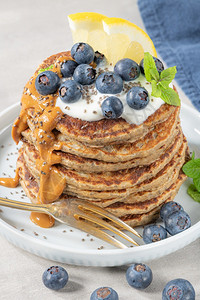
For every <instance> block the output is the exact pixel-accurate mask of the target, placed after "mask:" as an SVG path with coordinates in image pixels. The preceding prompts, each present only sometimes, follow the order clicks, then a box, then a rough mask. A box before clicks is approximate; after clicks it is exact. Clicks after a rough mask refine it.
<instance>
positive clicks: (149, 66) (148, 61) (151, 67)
mask: <svg viewBox="0 0 200 300" xmlns="http://www.w3.org/2000/svg"><path fill="white" fill-rule="evenodd" d="M143 65H144V74H145V77H146V80H147V81H149V82H151V80H155V78H159V73H158V71H157V68H156V64H155V61H154V59H153V56H152V55H151V54H150V53H149V52H145V53H144V61H143ZM152 74H153V77H152ZM156 81H157V79H156Z"/></svg>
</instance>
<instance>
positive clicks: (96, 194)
mask: <svg viewBox="0 0 200 300" xmlns="http://www.w3.org/2000/svg"><path fill="white" fill-rule="evenodd" d="M184 162H185V157H184V156H182V157H180V158H179V160H178V161H177V160H176V159H172V160H171V161H170V163H169V164H168V165H167V166H165V167H164V168H163V169H162V170H161V171H160V172H158V174H157V175H156V176H155V177H152V178H151V179H148V180H145V181H143V182H141V183H140V184H137V185H134V186H132V187H131V188H128V189H125V188H124V189H121V190H112V192H111V191H94V190H81V189H77V187H74V186H70V185H66V187H65V189H64V193H68V194H69V195H71V196H75V195H76V196H77V197H79V198H84V199H96V200H98V199H99V201H101V199H112V198H117V197H118V198H119V197H120V198H125V197H127V196H129V195H131V194H132V193H137V192H143V191H147V190H148V191H149V190H150V191H154V190H156V189H159V188H160V186H161V185H165V183H166V182H169V180H173V179H174V176H177V177H178V174H179V171H180V170H181V168H182V165H183V163H184Z"/></svg>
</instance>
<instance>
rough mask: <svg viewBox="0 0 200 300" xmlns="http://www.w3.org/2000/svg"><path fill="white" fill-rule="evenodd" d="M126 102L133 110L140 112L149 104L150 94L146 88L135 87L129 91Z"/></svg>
mask: <svg viewBox="0 0 200 300" xmlns="http://www.w3.org/2000/svg"><path fill="white" fill-rule="evenodd" d="M126 101H127V103H128V105H129V106H130V107H131V108H133V109H136V110H140V109H143V108H145V107H146V106H147V104H148V103H149V94H148V92H147V90H146V89H145V88H143V87H140V86H134V87H132V88H131V89H130V90H129V91H128V93H127V95H126Z"/></svg>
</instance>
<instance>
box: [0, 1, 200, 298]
mask: <svg viewBox="0 0 200 300" xmlns="http://www.w3.org/2000/svg"><path fill="white" fill-rule="evenodd" d="M79 11H97V12H99V13H103V14H106V15H108V16H115V17H122V18H126V19H128V20H130V21H132V22H134V23H136V24H137V25H138V26H141V27H142V28H143V23H142V20H141V18H140V15H139V12H138V8H137V3H136V1H133V0H123V1H119V0H117V1H116V0H109V1H107V0H102V1H96V0H95V1H94V0H93V1H92V0H89V1H88V0H87V1H81V0H73V1H69V0H57V1H55V0H54V1H53V0H35V1H30V0H28V1H27V0H17V1H14V0H7V1H3V0H0V66H1V68H0V92H1V98H0V110H1V111H2V110H3V109H5V108H6V107H8V106H9V105H11V104H13V103H15V102H17V101H19V100H20V97H21V93H22V89H23V87H24V84H25V83H26V81H27V80H28V79H29V77H30V76H31V75H32V73H33V72H34V71H35V68H36V67H37V65H38V64H39V63H40V62H41V61H42V60H43V59H44V58H45V57H47V56H49V55H51V54H53V53H56V52H59V51H62V50H66V49H70V47H71V45H72V40H71V35H70V30H69V27H68V22H67V15H68V14H70V13H74V12H79ZM178 90H179V93H180V95H181V98H182V101H183V102H184V103H190V102H189V100H188V99H187V98H186V97H185V96H184V94H183V93H182V91H181V90H180V89H178ZM0 253H1V272H0V287H1V294H0V299H16V300H21V299H25V300H26V299H31V300H32V299H44V300H45V299H49V300H50V299H70V300H79V299H88V300H89V298H90V294H91V293H92V291H93V290H94V289H96V288H97V287H99V286H102V285H107V286H111V287H113V288H114V289H116V291H117V292H118V294H119V299H120V300H128V299H138V300H143V299H145V300H146V299H152V300H160V299H161V293H162V289H163V287H164V285H165V284H166V283H167V282H168V281H169V280H171V279H174V278H177V277H183V278H186V279H188V280H190V281H191V283H192V284H193V285H194V287H195V290H196V293H197V297H196V299H200V283H199V270H200V240H199V239H198V240H197V241H196V242H194V243H192V244H191V245H189V246H187V247H185V248H184V249H182V250H180V251H178V252H176V253H173V254H171V255H168V256H166V257H164V258H162V259H159V260H155V261H152V262H149V266H150V267H151V268H152V271H153V275H154V280H153V283H152V284H151V286H150V287H149V288H147V290H146V291H137V290H135V289H133V288H131V287H130V286H128V284H127V282H126V279H125V271H126V269H127V266H123V267H117V268H95V267H77V266H69V265H63V266H64V267H65V268H66V269H67V271H68V273H69V277H70V281H69V284H68V285H67V287H66V289H64V290H63V291H61V292H52V291H51V290H48V289H46V288H45V287H44V286H43V284H42V280H41V277H42V273H43V271H44V270H45V269H46V268H48V267H49V266H51V265H52V264H54V262H52V261H48V260H45V259H42V258H39V257H37V256H34V255H31V254H29V253H27V252H24V251H23V250H21V249H19V248H16V247H15V246H13V245H12V244H10V243H8V242H7V241H6V240H5V239H4V238H3V237H0Z"/></svg>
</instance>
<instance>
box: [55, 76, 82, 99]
mask: <svg viewBox="0 0 200 300" xmlns="http://www.w3.org/2000/svg"><path fill="white" fill-rule="evenodd" d="M81 95H82V93H81V86H80V85H79V84H78V83H76V82H75V81H74V80H66V81H65V82H63V83H62V84H61V86H60V88H59V96H60V99H61V100H62V101H63V102H65V103H74V102H76V101H78V100H79V99H80V98H81Z"/></svg>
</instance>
